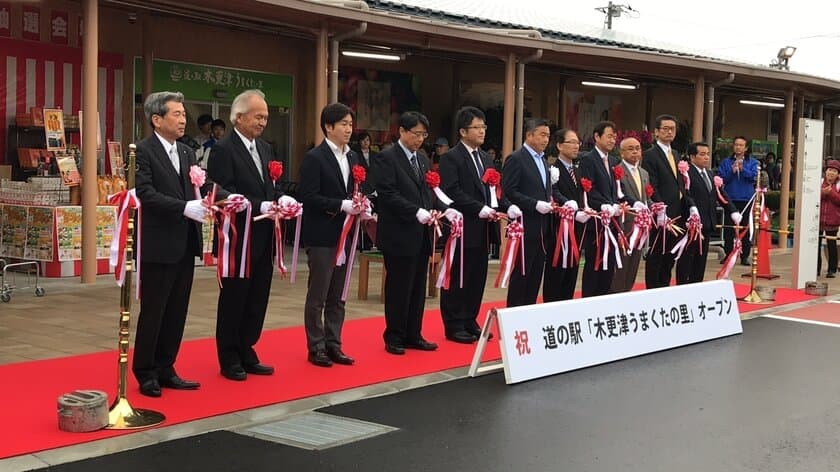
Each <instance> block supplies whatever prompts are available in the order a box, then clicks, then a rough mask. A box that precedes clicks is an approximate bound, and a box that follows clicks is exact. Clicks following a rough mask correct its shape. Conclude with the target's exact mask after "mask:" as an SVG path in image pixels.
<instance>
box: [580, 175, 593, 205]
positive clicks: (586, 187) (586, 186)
mask: <svg viewBox="0 0 840 472" xmlns="http://www.w3.org/2000/svg"><path fill="white" fill-rule="evenodd" d="M580 188H581V189H583V208H584V209H588V208H589V192H590V191H591V190H592V181H591V180H589V179H587V178H586V177H583V178H582V179H580Z"/></svg>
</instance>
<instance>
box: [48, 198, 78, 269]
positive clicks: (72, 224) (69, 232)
mask: <svg viewBox="0 0 840 472" xmlns="http://www.w3.org/2000/svg"><path fill="white" fill-rule="evenodd" d="M55 227H56V235H57V238H58V260H59V261H75V260H80V259H81V258H82V207H79V206H66V207H56V209H55Z"/></svg>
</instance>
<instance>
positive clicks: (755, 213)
mask: <svg viewBox="0 0 840 472" xmlns="http://www.w3.org/2000/svg"><path fill="white" fill-rule="evenodd" d="M756 172H757V173H758V175H756V177H755V198H753V203H752V219H753V228H754V231H753V237H752V264H751V265H752V267H751V270H750V293H748V294H747V296H745V297H744V298H740V299H739V300H741V301H742V302H746V303H754V304H762V305H769V304H771V303H773V302H772V301H770V300H764V299H763V298H761V295H759V294H758V292H757V291H756V290H755V279H756V276H757V275H758V234H759V233H760V232H761V226H760V224H761V207H760V205H759V204H758V199H759V195H760V192H761V190H760V187H759V186H760V185H761V166H758V167H757V169H756ZM737 236H738V235H737V234H736V235H735V237H737Z"/></svg>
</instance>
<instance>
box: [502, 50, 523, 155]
mask: <svg viewBox="0 0 840 472" xmlns="http://www.w3.org/2000/svg"><path fill="white" fill-rule="evenodd" d="M515 82H516V55H514V54H513V53H510V54H508V57H507V59H506V60H505V101H504V117H503V126H502V158H503V159H507V156H509V155H510V154H511V153H512V152H513V146H514V143H513V127H514V125H515V123H514V122H513V113H514V103H513V98H514V97H513V92H514V88H515V87H516V84H515ZM519 126H521V123H520V124H519Z"/></svg>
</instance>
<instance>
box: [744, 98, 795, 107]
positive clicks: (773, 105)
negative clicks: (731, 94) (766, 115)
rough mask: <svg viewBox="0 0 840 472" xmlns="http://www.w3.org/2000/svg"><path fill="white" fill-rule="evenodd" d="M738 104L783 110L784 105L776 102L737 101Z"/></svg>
mask: <svg viewBox="0 0 840 472" xmlns="http://www.w3.org/2000/svg"><path fill="white" fill-rule="evenodd" d="M738 102H739V103H741V104H742V105H756V106H760V107H770V108H784V107H785V104H784V103H777V102H760V101H757V100H738Z"/></svg>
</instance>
